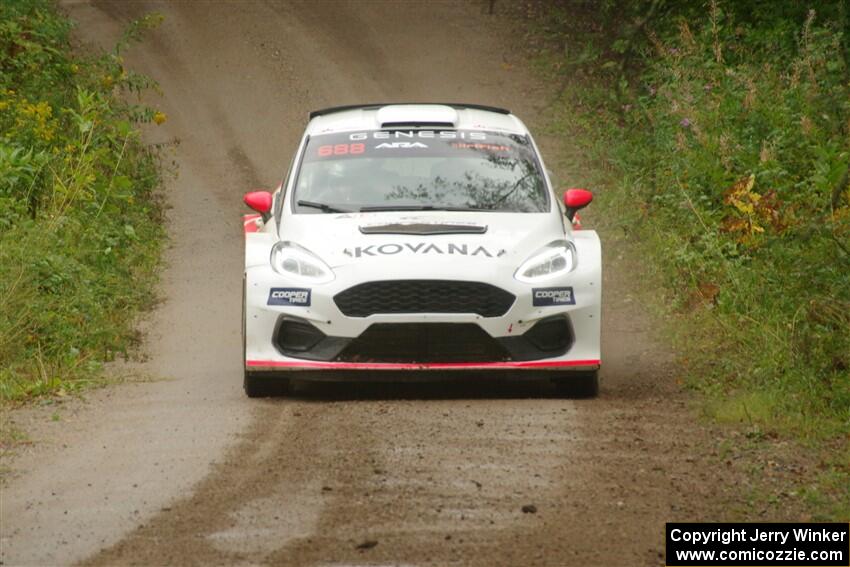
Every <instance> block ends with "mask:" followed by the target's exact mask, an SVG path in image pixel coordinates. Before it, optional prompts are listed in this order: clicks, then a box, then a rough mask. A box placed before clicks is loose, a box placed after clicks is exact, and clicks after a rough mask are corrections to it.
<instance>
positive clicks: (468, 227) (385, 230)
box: [360, 223, 487, 236]
mask: <svg viewBox="0 0 850 567" xmlns="http://www.w3.org/2000/svg"><path fill="white" fill-rule="evenodd" d="M360 232H361V233H362V234H415V235H417V236H427V235H430V234H484V233H485V232H487V225H478V224H450V223H390V224H372V225H367V226H361V227H360Z"/></svg>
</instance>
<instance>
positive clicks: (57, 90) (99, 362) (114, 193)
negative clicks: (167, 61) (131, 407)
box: [0, 0, 165, 403]
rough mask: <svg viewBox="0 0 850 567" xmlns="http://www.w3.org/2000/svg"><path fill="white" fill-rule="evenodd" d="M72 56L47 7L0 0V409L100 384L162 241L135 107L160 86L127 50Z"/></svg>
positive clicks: (147, 290)
mask: <svg viewBox="0 0 850 567" xmlns="http://www.w3.org/2000/svg"><path fill="white" fill-rule="evenodd" d="M156 23H157V19H156V18H155V17H148V18H145V19H143V20H140V21H138V22H135V23H134V24H133V25H132V26H130V28H129V29H128V30H127V32H126V34H125V35H124V37H123V38H122V40H121V42H120V43H119V44H118V45H117V46H116V47H115V48H114V49H113V50H112V51H110V52H108V53H99V54H94V55H83V54H80V53H77V52H75V51H74V50H73V49H72V46H71V43H70V40H69V32H70V29H71V23H70V22H69V21H68V20H67V19H66V18H65V17H64V16H62V15H61V14H60V13H59V12H58V11H57V9H56V7H55V5H54V4H53V2H50V1H48V0H16V1H14V2H4V3H2V4H0V69H2V73H0V400H3V401H5V402H6V403H16V402H23V401H27V400H30V399H33V398H37V397H42V396H50V395H54V394H57V393H58V394H66V393H71V392H76V391H79V390H81V389H84V388H87V387H90V386H92V385H94V384H99V383H102V382H103V380H104V376H103V373H102V368H103V363H104V362H107V361H110V360H113V359H114V358H115V357H116V356H118V355H122V354H126V353H127V352H128V349H130V348H131V347H132V346H133V345H134V343H135V342H137V337H136V335H135V331H134V324H135V322H136V319H137V316H138V313H139V312H140V311H143V310H145V309H147V308H148V307H149V306H151V304H152V302H153V300H154V291H153V290H154V285H155V282H156V277H157V268H158V264H159V253H160V249H161V245H162V242H163V238H164V233H163V229H162V208H161V205H160V203H159V199H158V195H157V189H158V187H159V185H160V167H159V161H158V157H157V152H156V149H155V148H151V147H148V146H146V145H145V144H143V143H142V141H141V137H140V132H139V127H140V125H141V124H144V123H149V122H155V123H161V122H162V121H164V120H165V116H164V115H163V114H162V113H159V112H156V111H155V110H153V109H151V108H147V107H145V106H142V105H140V104H134V103H133V102H131V101H133V100H134V99H136V100H137V95H139V94H140V93H141V92H142V91H144V90H146V89H149V88H155V85H154V83H153V82H151V81H150V80H149V79H147V78H146V77H144V76H141V75H138V74H135V73H133V72H132V71H130V70H128V69H126V68H125V67H124V65H123V59H122V53H123V51H124V50H125V49H126V48H127V47H128V46H129V44H130V43H131V42H132V41H134V40H136V39H138V38H139V36H140V34H141V32H142V31H143V30H144V29H145V28H147V27H150V26H152V25H155V24H156Z"/></svg>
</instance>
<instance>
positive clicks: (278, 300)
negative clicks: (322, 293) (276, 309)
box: [268, 287, 310, 307]
mask: <svg viewBox="0 0 850 567" xmlns="http://www.w3.org/2000/svg"><path fill="white" fill-rule="evenodd" d="M268 304H269V305H297V306H298V307H309V306H310V290H309V289H304V288H300V287H273V288H272V289H271V291H269V302H268Z"/></svg>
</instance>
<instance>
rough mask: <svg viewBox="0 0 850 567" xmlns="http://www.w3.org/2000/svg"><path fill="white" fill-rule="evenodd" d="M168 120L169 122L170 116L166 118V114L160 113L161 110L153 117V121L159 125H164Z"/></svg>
mask: <svg viewBox="0 0 850 567" xmlns="http://www.w3.org/2000/svg"><path fill="white" fill-rule="evenodd" d="M166 120H168V116H166V114H165V113H164V112H160V111H159V110H157V111H156V112H155V113H154V115H153V121H154V122H156V123H157V124H162V123H163V122H165V121H166Z"/></svg>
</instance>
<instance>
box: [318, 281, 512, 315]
mask: <svg viewBox="0 0 850 567" xmlns="http://www.w3.org/2000/svg"><path fill="white" fill-rule="evenodd" d="M514 299H516V298H515V297H514V295H513V294H511V293H509V292H507V291H505V290H503V289H499V288H498V287H495V286H492V285H489V284H485V283H480V282H459V281H445V280H387V281H379V282H368V283H363V284H360V285H356V286H354V287H350V288H348V289H347V290H345V291H342V292H340V293H338V294H336V296H334V302H335V303H336V306H337V307H339V310H340V311H342V313H343V314H344V315H346V316H348V317H368V316H369V315H375V314H379V313H381V314H383V313H477V314H478V315H481V316H482V317H499V316H501V315H504V314H505V313H507V312H508V309H510V308H511V305H513V303H514Z"/></svg>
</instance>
